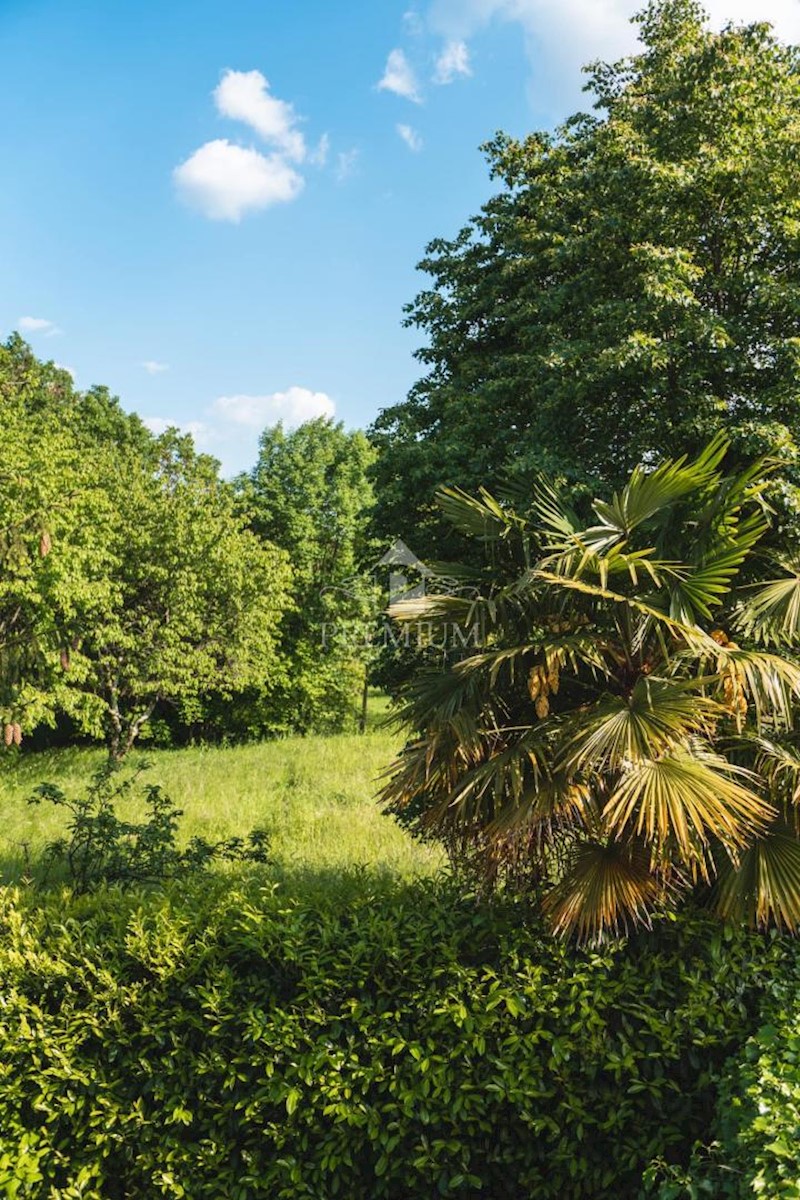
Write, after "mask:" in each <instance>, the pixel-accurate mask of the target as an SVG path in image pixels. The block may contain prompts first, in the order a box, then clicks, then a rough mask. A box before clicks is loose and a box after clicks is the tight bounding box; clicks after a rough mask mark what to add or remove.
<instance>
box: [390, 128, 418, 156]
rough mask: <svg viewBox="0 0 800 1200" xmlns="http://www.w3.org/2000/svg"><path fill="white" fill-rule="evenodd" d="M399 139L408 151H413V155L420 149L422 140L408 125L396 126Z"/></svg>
mask: <svg viewBox="0 0 800 1200" xmlns="http://www.w3.org/2000/svg"><path fill="white" fill-rule="evenodd" d="M395 128H396V129H397V132H398V133H399V134H400V137H401V138H402V139H403V141H404V142H405V144H406V145H407V146H408V148H409V150H413V151H414V153H415V154H417V153H419V151H420V150H421V149H422V138H421V137H420V136H419V134H418V133H417V131H416V129H412V127H411V126H410V125H403V124H398V125H396V126H395Z"/></svg>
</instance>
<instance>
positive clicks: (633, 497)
mask: <svg viewBox="0 0 800 1200" xmlns="http://www.w3.org/2000/svg"><path fill="white" fill-rule="evenodd" d="M727 449H728V446H727V443H725V442H724V441H723V440H721V439H720V438H717V439H716V440H715V441H714V442H712V443H711V444H710V445H709V447H708V448H707V449H706V450H705V451H703V452H702V453H701V455H700V456H699V457H698V458H697V459H695V460H693V461H690V462H687V460H686V459H685V458H681V459H678V460H672V461H669V460H668V461H666V462H665V463H663V464H662V465H661V466H659V467H658V468H657V469H654V470H651V471H649V472H648V471H645V470H643V469H642V468H637V469H636V470H635V471H634V472H633V474H632V475H631V477H630V479H629V480H628V482H627V483H626V485H625V486H624V488H623V489H622V490H621V491H619V492H617V493H615V494H614V495H613V497H612V499H611V500H610V501H608V502H600V501H595V502H594V522H593V523H592V524H591V525H590V526H589V527H585V526H582V525H581V524H580V523H579V522H578V521H577V520H576V518H575V516H574V514H573V513H572V512H571V511H570V509H569V507H568V506H567V505H566V504H565V503H564V502H563V501H562V500H561V498H560V497H559V496H558V494H557V493H556V492H555V491H554V490H553V489H552V488H551V487H549V486H547V485H545V484H543V483H542V484H540V485H539V488H538V490H537V492H536V493H535V495H534V496H533V498H532V503H530V501H529V507H528V510H527V511H525V510H522V509H520V510H519V511H514V509H513V508H509V507H505V506H503V505H501V504H499V503H498V502H497V501H496V500H494V499H493V498H492V497H491V496H490V495H489V494H488V493H486V492H484V493H482V494H481V496H480V497H479V498H477V499H473V498H471V497H469V496H468V495H467V494H466V493H463V492H460V491H456V490H446V491H444V492H443V493H442V494H441V496H440V503H441V505H442V508H443V510H444V513H445V515H446V516H447V517H448V518H449V519H450V520H452V521H453V522H454V523H455V524H456V525H457V526H458V527H459V528H460V529H461V530H462V531H463V532H464V533H465V534H467V535H469V536H471V537H472V538H476V539H477V540H478V541H479V543H481V544H482V545H483V546H484V547H485V548H487V549H488V550H489V551H490V552H491V553H490V554H489V555H488V556H487V557H488V558H489V565H488V566H487V567H486V568H484V569H483V571H480V570H477V569H474V570H472V571H470V570H468V569H463V570H460V571H459V570H455V569H453V568H451V569H450V570H449V571H448V575H449V577H450V578H453V577H456V578H459V579H461V581H462V584H464V585H466V584H467V583H468V584H469V585H470V587H472V588H473V589H474V594H471V595H470V594H460V595H459V594H456V595H454V594H452V592H451V594H446V593H443V594H432V595H429V596H427V597H424V598H421V599H417V600H409V601H405V602H403V603H401V604H399V605H398V606H396V609H395V615H397V616H398V618H399V619H401V620H403V621H418V620H423V621H425V622H431V623H432V626H433V629H434V632H435V636H436V637H437V639H439V640H440V641H442V642H443V643H444V642H447V641H448V640H449V641H450V644H451V645H455V646H458V645H460V644H461V642H460V641H459V640H458V639H456V638H454V636H453V634H454V630H461V631H465V630H467V629H470V628H472V627H473V626H474V625H475V624H476V623H477V624H478V626H479V627H480V629H481V632H482V645H481V647H480V648H479V649H476V650H469V651H461V652H460V653H455V654H451V661H450V662H449V664H448V666H447V668H446V669H445V670H444V671H442V670H420V671H419V672H418V673H417V675H416V676H415V678H414V679H413V680H412V681H411V683H410V685H409V686H408V689H407V693H406V700H405V707H404V708H403V710H402V712H401V720H402V721H403V722H404V723H405V724H406V725H407V726H408V727H409V729H410V730H411V732H412V735H413V740H412V741H411V742H410V743H409V744H408V746H407V747H406V749H405V750H404V751H403V753H402V754H401V756H400V758H399V760H398V762H397V763H396V764H395V769H394V774H393V776H392V778H391V780H390V782H389V784H388V786H387V788H386V791H385V799H386V800H387V802H388V803H389V805H390V807H391V808H392V809H393V810H394V811H395V812H396V813H398V814H399V815H400V816H401V817H402V819H403V820H405V821H406V823H408V824H409V825H410V826H411V827H412V828H413V829H415V830H416V831H417V832H421V833H427V834H428V835H433V836H436V837H439V838H441V839H443V840H444V842H445V843H446V844H447V845H448V847H449V849H450V851H451V852H452V853H453V854H454V855H455V856H456V857H457V858H463V857H465V858H466V859H467V860H468V861H470V860H471V861H472V864H473V866H474V867H476V868H478V869H479V871H480V873H481V875H482V876H483V878H484V879H486V880H487V881H489V882H491V881H493V880H496V879H497V878H501V877H503V876H505V877H511V878H512V879H513V878H514V876H515V874H516V877H517V882H518V883H519V882H522V884H523V885H524V886H525V887H526V888H529V889H530V890H531V892H532V894H533V895H534V896H535V897H537V898H538V899H539V901H540V902H541V904H542V906H543V908H544V910H545V912H546V913H547V914H548V915H549V917H550V919H551V921H552V924H553V926H554V928H555V929H556V930H558V931H561V932H566V931H577V933H578V934H579V935H581V936H583V937H592V936H600V935H603V934H604V933H607V932H608V931H609V930H612V929H618V928H619V927H621V926H625V925H627V924H628V923H636V922H647V920H648V917H649V915H650V914H651V913H652V912H653V910H654V909H655V908H658V907H661V906H665V905H672V904H675V903H676V902H677V901H678V900H679V898H680V897H681V896H682V895H685V894H686V893H687V892H697V891H701V892H708V891H709V890H710V891H711V898H712V902H713V903H714V905H715V907H716V908H717V910H718V911H719V912H720V913H722V914H724V915H728V916H736V917H740V918H745V917H746V918H749V919H750V920H752V921H753V922H754V923H758V924H761V925H764V924H767V923H769V922H775V923H777V924H778V925H783V926H788V927H790V928H793V929H796V928H797V927H798V926H800V838H798V831H799V830H800V809H799V808H798V797H800V751H799V750H798V734H797V730H796V725H797V715H798V695H799V694H800V667H798V664H797V661H796V655H795V653H794V652H791V653H788V654H787V653H783V654H782V653H779V652H778V650H776V648H775V647H776V646H780V645H783V646H787V645H788V646H793V647H796V646H797V644H798V638H799V637H800V562H798V561H795V562H792V563H788V564H784V565H783V566H782V567H781V568H778V567H775V568H774V569H775V571H776V572H777V573H778V578H777V579H775V580H774V581H772V582H770V583H769V584H762V585H761V586H760V587H758V588H756V589H753V588H752V587H750V588H748V587H745V588H742V587H741V586H740V585H741V581H742V577H743V569H744V568H745V566H746V565H747V564H748V562H750V561H752V559H753V555H754V552H755V547H756V546H757V543H758V542H759V540H760V539H761V538H762V537H763V535H764V533H765V532H766V529H767V517H766V514H765V509H764V502H763V496H764V491H765V488H766V485H767V475H766V473H765V472H764V471H763V470H761V469H760V468H757V469H751V470H749V471H747V472H744V473H742V474H733V475H726V474H724V473H723V471H722V467H721V463H722V460H723V458H724V455H725V453H726V450H727Z"/></svg>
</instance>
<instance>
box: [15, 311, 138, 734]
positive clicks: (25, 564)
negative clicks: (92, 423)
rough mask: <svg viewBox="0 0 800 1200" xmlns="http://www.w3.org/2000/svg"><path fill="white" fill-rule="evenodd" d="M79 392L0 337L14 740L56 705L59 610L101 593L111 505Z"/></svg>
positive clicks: (62, 639)
mask: <svg viewBox="0 0 800 1200" xmlns="http://www.w3.org/2000/svg"><path fill="white" fill-rule="evenodd" d="M78 402H79V397H78V395H77V394H76V393H75V391H74V389H73V386H72V380H71V378H70V376H69V374H68V373H67V372H66V371H63V370H60V369H59V368H57V367H55V366H54V364H52V363H42V362H39V361H38V360H37V359H36V358H35V356H34V355H33V353H32V352H31V350H30V348H29V347H28V346H27V345H26V344H25V342H23V340H22V339H21V338H19V337H18V336H16V335H14V336H12V337H11V338H10V339H9V340H8V342H6V343H5V344H4V345H0V404H2V409H3V418H4V432H3V437H2V439H0V504H2V512H3V517H2V523H1V524H2V528H0V717H2V720H1V721H0V723H2V724H3V725H4V726H5V728H6V730H8V728H9V727H11V728H12V731H13V732H12V737H14V738H15V739H16V740H19V737H20V736H21V733H22V731H23V730H24V731H25V732H26V733H27V732H30V730H31V729H32V728H33V727H35V726H36V725H38V724H41V723H43V722H44V723H52V722H53V721H54V720H55V717H56V713H57V711H58V709H59V706H60V697H61V692H62V690H63V686H62V685H63V664H62V659H63V658H64V655H65V653H66V650H65V646H66V635H65V632H64V629H63V626H62V624H61V621H60V618H59V612H60V611H61V610H62V609H63V608H64V606H67V607H69V606H70V605H72V604H76V603H78V602H79V600H80V598H81V597H82V598H83V601H86V600H87V599H88V597H89V596H90V595H93V596H94V597H95V599H96V600H97V601H100V600H101V598H102V597H103V596H104V595H106V594H107V588H108V581H107V580H104V579H103V578H102V572H101V570H100V563H101V562H102V557H103V552H102V542H103V538H102V536H101V533H100V527H101V526H102V523H103V512H104V510H105V512H106V516H107V517H110V512H109V511H108V506H107V504H106V501H105V497H104V492H103V489H102V487H101V486H99V484H98V471H97V470H96V464H95V461H94V457H93V455H92V453H91V451H90V449H89V447H88V442H87V440H86V438H85V436H84V432H85V431H84V427H83V425H82V423H81V421H79V420H77V419H76V414H77V412H78ZM148 436H149V435H148ZM6 736H7V735H6Z"/></svg>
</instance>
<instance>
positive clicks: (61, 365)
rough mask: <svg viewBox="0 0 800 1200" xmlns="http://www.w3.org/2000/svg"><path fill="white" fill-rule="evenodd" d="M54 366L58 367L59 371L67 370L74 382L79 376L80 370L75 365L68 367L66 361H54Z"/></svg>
mask: <svg viewBox="0 0 800 1200" xmlns="http://www.w3.org/2000/svg"><path fill="white" fill-rule="evenodd" d="M53 366H54V367H58V369H59V371H66V372H67V374H68V375H69V376H70V377H71V379H72V382H73V383H74V382H75V380H76V379H77V378H78V372H77V371H76V370H75V368H74V367H67V366H65V364H64V363H53Z"/></svg>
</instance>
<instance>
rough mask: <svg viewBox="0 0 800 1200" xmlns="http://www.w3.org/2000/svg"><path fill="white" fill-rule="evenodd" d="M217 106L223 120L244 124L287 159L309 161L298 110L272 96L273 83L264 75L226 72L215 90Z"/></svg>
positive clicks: (250, 72)
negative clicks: (270, 83)
mask: <svg viewBox="0 0 800 1200" xmlns="http://www.w3.org/2000/svg"><path fill="white" fill-rule="evenodd" d="M214 103H215V104H216V106H217V111H218V112H219V113H220V114H221V115H222V116H223V117H229V118H230V119H231V120H233V121H243V122H244V124H245V125H249V126H250V128H251V129H253V130H255V132H256V133H257V134H258V136H259V137H260V138H262V139H263V141H264V142H266V143H267V145H268V146H271V147H272V148H273V149H274V150H277V151H279V152H280V153H281V154H282V155H284V156H285V157H286V158H289V159H291V160H292V161H293V162H298V163H301V162H303V160H304V159H305V157H306V143H305V138H304V137H303V135H302V133H301V132H300V130H299V128H298V116H297V114H296V112H295V111H294V106H293V105H291V104H289V103H287V101H285V100H279V99H278V98H277V96H273V95H271V94H270V90H269V81H268V80H267V79H266V77H265V76H264V75H262V74H261V72H260V71H226V72H225V74H224V75H223V76H222V79H221V80H220V83H219V85H218V86H217V87H216V88H215V90H214Z"/></svg>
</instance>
